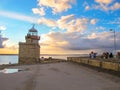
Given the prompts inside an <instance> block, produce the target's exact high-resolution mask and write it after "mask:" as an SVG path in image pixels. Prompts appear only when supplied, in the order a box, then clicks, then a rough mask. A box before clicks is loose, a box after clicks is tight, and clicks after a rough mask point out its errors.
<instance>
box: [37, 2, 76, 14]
mask: <svg viewBox="0 0 120 90" xmlns="http://www.w3.org/2000/svg"><path fill="white" fill-rule="evenodd" d="M75 2H76V0H38V5H39V6H40V7H41V6H44V7H49V8H51V9H52V13H53V14H56V13H60V12H63V11H67V10H68V9H70V8H71V7H72V6H71V4H73V3H75Z"/></svg>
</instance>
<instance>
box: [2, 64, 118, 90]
mask: <svg viewBox="0 0 120 90" xmlns="http://www.w3.org/2000/svg"><path fill="white" fill-rule="evenodd" d="M9 68H15V69H16V68H17V69H20V70H23V71H20V72H16V73H9V74H7V73H2V72H0V90H120V78H119V77H115V76H112V75H109V74H106V73H102V72H98V71H95V70H92V69H89V68H88V67H84V66H80V65H78V64H74V63H70V62H60V63H48V64H37V65H21V66H13V67H9Z"/></svg>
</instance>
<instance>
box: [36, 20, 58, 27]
mask: <svg viewBox="0 0 120 90" xmlns="http://www.w3.org/2000/svg"><path fill="white" fill-rule="evenodd" d="M38 24H45V25H47V26H49V27H55V26H56V22H55V21H54V20H50V19H46V18H40V19H38Z"/></svg>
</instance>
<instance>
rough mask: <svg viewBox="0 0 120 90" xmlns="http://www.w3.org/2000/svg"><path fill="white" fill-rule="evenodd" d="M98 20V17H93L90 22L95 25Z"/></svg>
mask: <svg viewBox="0 0 120 90" xmlns="http://www.w3.org/2000/svg"><path fill="white" fill-rule="evenodd" d="M97 21H98V20H97V19H91V20H90V23H91V24H93V25H95V24H96V23H97Z"/></svg>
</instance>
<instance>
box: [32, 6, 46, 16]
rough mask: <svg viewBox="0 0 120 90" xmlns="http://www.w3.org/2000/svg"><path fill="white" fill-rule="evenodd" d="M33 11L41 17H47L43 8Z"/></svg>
mask: <svg viewBox="0 0 120 90" xmlns="http://www.w3.org/2000/svg"><path fill="white" fill-rule="evenodd" d="M32 11H33V13H34V14H39V15H41V16H44V15H45V10H44V8H43V7H41V8H33V9H32Z"/></svg>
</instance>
